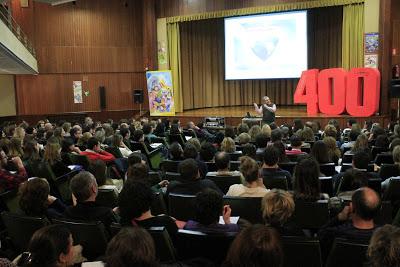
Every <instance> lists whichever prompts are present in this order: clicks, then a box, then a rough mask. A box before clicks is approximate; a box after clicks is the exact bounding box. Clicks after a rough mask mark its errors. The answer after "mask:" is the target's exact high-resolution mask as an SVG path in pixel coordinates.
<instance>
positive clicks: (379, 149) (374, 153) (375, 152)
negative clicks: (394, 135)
mask: <svg viewBox="0 0 400 267" xmlns="http://www.w3.org/2000/svg"><path fill="white" fill-rule="evenodd" d="M387 151H389V148H387V147H377V146H373V147H372V148H371V157H372V158H373V159H374V158H375V157H376V156H377V155H378V154H382V153H384V152H387Z"/></svg>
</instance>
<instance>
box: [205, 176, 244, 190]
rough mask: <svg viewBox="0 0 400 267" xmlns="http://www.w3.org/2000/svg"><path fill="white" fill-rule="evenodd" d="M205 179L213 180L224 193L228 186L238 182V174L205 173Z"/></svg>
mask: <svg viewBox="0 0 400 267" xmlns="http://www.w3.org/2000/svg"><path fill="white" fill-rule="evenodd" d="M206 178H207V179H210V180H211V181H213V182H214V183H215V184H216V185H217V186H218V187H219V189H221V191H222V192H223V193H224V194H226V193H227V192H228V190H229V187H230V186H231V185H233V184H240V183H241V180H240V175H210V174H207V176H206Z"/></svg>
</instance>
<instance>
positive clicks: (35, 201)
mask: <svg viewBox="0 0 400 267" xmlns="http://www.w3.org/2000/svg"><path fill="white" fill-rule="evenodd" d="M49 193H50V186H49V183H48V182H47V181H46V179H43V178H34V179H30V180H29V181H26V182H25V183H23V184H21V186H20V188H19V194H20V199H19V206H20V208H21V209H22V211H23V212H25V214H26V215H28V216H36V217H42V216H43V215H45V214H46V210H47V198H48V195H49Z"/></svg>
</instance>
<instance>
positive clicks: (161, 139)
mask: <svg viewBox="0 0 400 267" xmlns="http://www.w3.org/2000/svg"><path fill="white" fill-rule="evenodd" d="M149 139H150V140H149V141H150V143H151V144H153V143H160V144H163V145H164V146H165V147H167V148H168V147H169V146H168V142H167V138H166V137H158V136H157V137H154V136H153V137H150V138H149Z"/></svg>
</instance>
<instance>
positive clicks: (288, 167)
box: [278, 161, 297, 175]
mask: <svg viewBox="0 0 400 267" xmlns="http://www.w3.org/2000/svg"><path fill="white" fill-rule="evenodd" d="M296 164H297V162H290V161H289V162H281V163H278V165H279V168H281V169H282V170H285V171H288V172H290V174H291V175H293V173H294V167H296Z"/></svg>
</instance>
